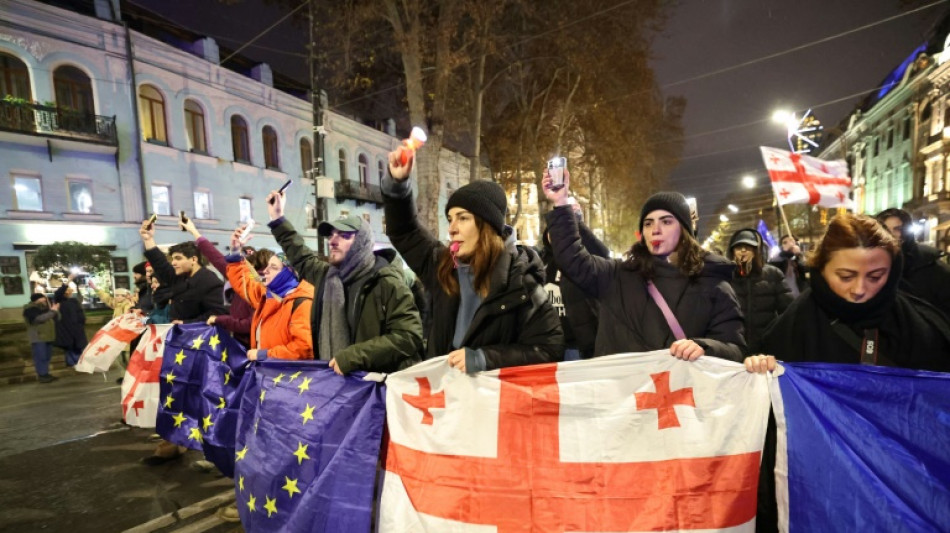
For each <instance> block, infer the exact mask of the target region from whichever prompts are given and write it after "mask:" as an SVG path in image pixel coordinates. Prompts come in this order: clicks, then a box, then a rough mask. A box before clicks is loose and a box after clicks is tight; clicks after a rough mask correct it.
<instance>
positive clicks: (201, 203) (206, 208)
mask: <svg viewBox="0 0 950 533" xmlns="http://www.w3.org/2000/svg"><path fill="white" fill-rule="evenodd" d="M195 218H204V219H208V218H211V193H210V192H208V191H195Z"/></svg>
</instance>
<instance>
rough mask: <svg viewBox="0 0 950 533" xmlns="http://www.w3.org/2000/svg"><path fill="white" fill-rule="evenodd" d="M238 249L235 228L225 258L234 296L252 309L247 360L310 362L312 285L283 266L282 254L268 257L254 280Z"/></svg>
mask: <svg viewBox="0 0 950 533" xmlns="http://www.w3.org/2000/svg"><path fill="white" fill-rule="evenodd" d="M242 249H243V246H242V243H241V228H238V229H237V230H235V231H234V233H233V234H232V235H231V251H232V253H231V254H230V255H228V256H227V257H226V258H225V259H226V260H227V262H228V271H227V274H228V281H230V282H231V287H232V288H233V289H234V292H235V294H237V295H238V296H240V297H241V298H243V299H244V300H245V301H246V302H248V303H249V304H251V307H253V308H254V317H253V318H252V319H251V349H250V350H248V351H247V358H248V359H250V360H252V361H263V360H265V359H268V358H273V359H313V340H312V337H311V333H310V309H311V307H312V305H313V285H311V284H310V283H309V282H308V281H306V280H302V279H300V277H299V276H298V275H297V273H296V272H295V271H294V269H293V268H291V267H290V266H289V265H288V264H287V263H286V259H285V258H284V254H277V255H275V256H274V257H271V258H270V261H268V263H267V267H266V268H265V269H264V274H263V279H257V275H256V273H255V272H254V270H253V268H252V267H251V265H250V263H248V262H247V261H245V260H244V256H243V253H242V251H241V250H242Z"/></svg>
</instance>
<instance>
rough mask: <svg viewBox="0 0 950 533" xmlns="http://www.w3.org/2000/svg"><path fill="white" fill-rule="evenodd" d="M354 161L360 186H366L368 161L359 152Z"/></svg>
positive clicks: (367, 181)
mask: <svg viewBox="0 0 950 533" xmlns="http://www.w3.org/2000/svg"><path fill="white" fill-rule="evenodd" d="M356 161H357V167H358V169H359V178H360V187H366V186H367V185H369V162H368V161H367V160H366V156H365V155H363V154H360V156H359V157H358V158H357V159H356Z"/></svg>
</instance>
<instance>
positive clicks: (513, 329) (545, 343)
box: [383, 184, 564, 370]
mask: <svg viewBox="0 0 950 533" xmlns="http://www.w3.org/2000/svg"><path fill="white" fill-rule="evenodd" d="M384 185H385V184H384ZM387 192H388V193H389V194H386V193H387ZM404 192H405V191H400V192H399V193H397V194H402V193H404ZM391 194H392V190H389V191H387V190H386V189H385V187H384V195H383V199H384V202H385V206H386V222H387V223H386V234H387V235H388V236H389V239H390V240H391V241H392V243H393V246H394V247H395V248H396V250H398V251H399V254H400V255H402V257H403V259H405V260H406V264H408V265H409V268H411V269H412V270H413V272H415V273H416V275H417V276H418V277H419V279H420V280H422V283H423V285H424V286H425V288H426V290H427V291H428V292H429V297H430V302H431V304H432V308H431V312H432V315H431V316H432V318H431V325H430V328H429V335H428V346H427V348H426V357H427V358H432V357H437V356H440V355H445V354H447V353H449V352H451V351H452V350H453V347H452V340H453V336H454V334H455V321H456V317H457V316H458V310H459V304H460V302H461V299H460V297H459V296H450V295H448V294H446V293H445V291H444V290H442V287H441V285H440V284H439V281H438V279H437V277H436V271H437V269H438V265H439V259H440V258H441V257H442V254H443V253H446V247H445V245H443V244H442V243H441V242H439V241H438V240H436V239H435V238H434V237H433V236H432V235H431V234H430V233H429V232H428V231H426V230H425V229H424V228H422V227H421V226H420V225H419V221H418V219H417V218H416V207H415V202H414V201H413V199H412V195H411V194H406V195H405V196H401V197H396V196H393V195H391ZM543 286H544V266H543V265H542V264H541V259H540V258H539V257H538V255H537V253H535V252H534V251H533V250H530V249H528V248H522V247H517V248H514V247H508V250H507V253H504V254H502V255H501V257H500V258H499V260H498V262H497V263H496V265H495V270H494V272H493V273H492V277H491V284H490V289H489V291H488V296H486V297H485V298H484V300H482V304H481V305H480V306H479V307H478V309H477V310H476V311H475V316H474V318H473V319H472V323H471V324H470V325H469V328H468V331H467V332H466V333H465V337H464V339H463V340H462V346H463V347H465V348H472V349H480V350H482V352H483V353H484V354H485V363H486V369H487V370H492V369H495V368H502V367H509V366H522V365H530V364H536V363H548V362H553V361H560V360H562V359H563V358H564V335H563V334H562V332H561V322H560V320H559V319H558V316H557V312H556V311H555V310H554V308H553V307H551V304H550V303H549V302H548V299H547V293H546V292H545V291H544V288H543Z"/></svg>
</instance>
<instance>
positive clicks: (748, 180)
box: [742, 176, 755, 189]
mask: <svg viewBox="0 0 950 533" xmlns="http://www.w3.org/2000/svg"><path fill="white" fill-rule="evenodd" d="M742 186H743V187H745V188H746V189H753V188H755V177H754V176H742Z"/></svg>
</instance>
